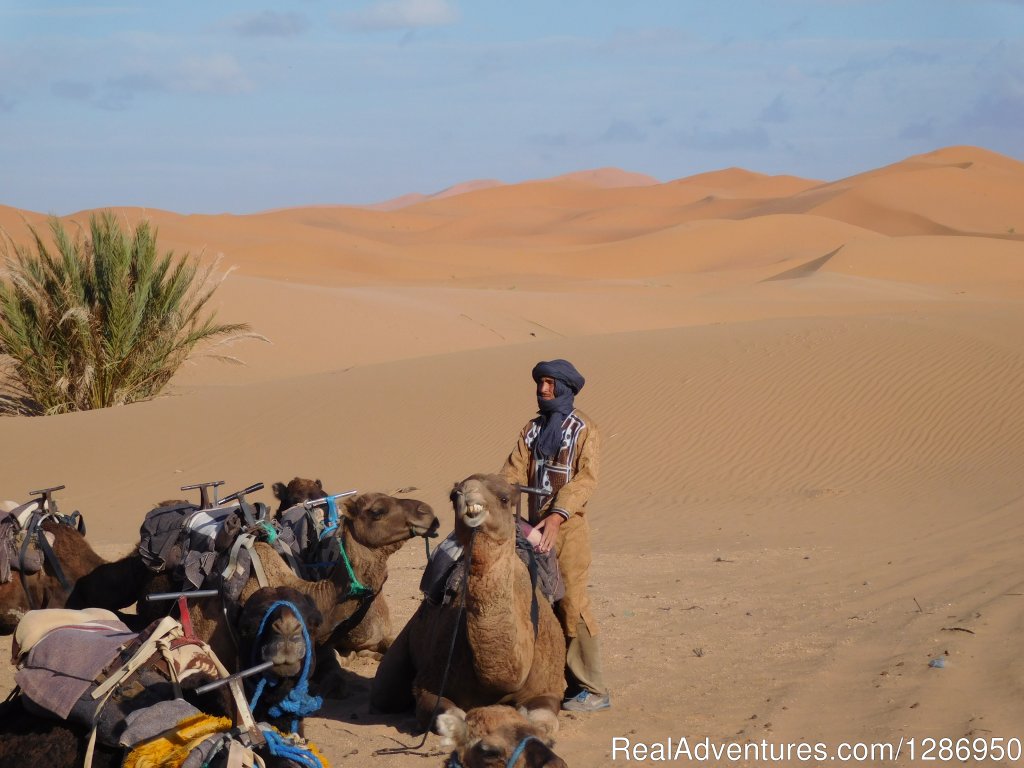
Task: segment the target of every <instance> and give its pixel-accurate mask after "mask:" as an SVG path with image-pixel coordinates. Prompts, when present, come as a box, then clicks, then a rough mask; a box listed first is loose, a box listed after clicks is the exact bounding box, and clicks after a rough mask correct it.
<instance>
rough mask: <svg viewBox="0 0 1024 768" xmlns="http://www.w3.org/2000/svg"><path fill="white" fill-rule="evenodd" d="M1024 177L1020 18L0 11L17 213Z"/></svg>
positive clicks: (716, 0) (427, 3) (984, 1)
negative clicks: (985, 160) (599, 173)
mask: <svg viewBox="0 0 1024 768" xmlns="http://www.w3.org/2000/svg"><path fill="white" fill-rule="evenodd" d="M950 144H975V145H979V146H983V147H986V148H988V149H992V150H995V151H997V152H1002V153H1005V154H1008V155H1011V156H1013V157H1016V158H1018V159H1024V0H699V2H698V1H694V0H633V1H632V2H622V1H619V0H615V1H613V0H589V1H587V2H584V1H583V0H516V2H508V1H507V0H362V1H359V2H357V1H356V0H350V1H349V2H326V0H293V2H285V1H284V0H278V2H273V0H270V1H269V2H265V3H264V2H253V1H252V0H246V1H245V2H241V1H239V0H219V1H218V2H213V3H211V2H183V1H181V0H179V1H177V2H167V1H166V0H165V1H164V2H134V3H133V2H127V1H126V0H110V2H108V3H102V4H89V3H87V2H81V3H75V4H72V3H67V2H60V1H59V0H0V204H5V205H11V206H15V207H19V208H26V209H30V210H36V211H42V212H52V213H57V214H67V213H72V212H74V211H77V210H81V209H84V208H97V207H103V206H110V205H141V206H146V207H151V208H163V209H168V210H174V211H178V212H181V213H217V212H232V213H250V212H255V211H259V210H265V209H269V208H280V207H291V206H300V205H311V204H336V203H368V202H375V201H379V200H383V199H387V198H390V197H394V196H397V195H400V194H404V193H407V192H434V191H438V190H440V189H443V188H444V187H447V186H450V185H452V184H455V183H458V182H461V181H466V180H469V179H476V178H497V179H500V180H502V181H505V182H517V181H523V180H526V179H531V178H542V177H547V176H554V175H558V174H561V173H567V172H570V171H576V170H583V169H588V168H597V167H603V166H615V167H619V168H624V169H627V170H631V171H639V172H642V173H647V174H650V175H652V176H654V177H656V178H658V179H660V180H663V181H667V180H669V179H673V178H679V177H682V176H688V175H691V174H693V173H699V172H702V171H707V170H713V169H717V168H723V167H728V166H734V165H735V166H741V167H744V168H748V169H750V170H754V171H759V172H762V173H793V174H796V175H800V176H808V177H813V178H820V179H828V180H831V179H836V178H841V177H843V176H847V175H850V174H853V173H857V172H859V171H863V170H867V169H869V168H873V167H876V166H879V165H883V164H886V163H890V162H894V161H896V160H900V159H902V158H904V157H906V156H908V155H912V154H916V153H920V152H927V151H930V150H933V149H936V148H938V147H941V146H946V145H950Z"/></svg>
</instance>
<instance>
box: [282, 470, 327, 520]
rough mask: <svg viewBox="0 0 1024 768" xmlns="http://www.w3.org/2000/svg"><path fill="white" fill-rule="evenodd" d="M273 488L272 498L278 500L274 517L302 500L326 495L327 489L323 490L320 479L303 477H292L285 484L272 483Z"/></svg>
mask: <svg viewBox="0 0 1024 768" xmlns="http://www.w3.org/2000/svg"><path fill="white" fill-rule="evenodd" d="M273 489H274V498H276V499H277V500H278V501H279V502H280V504H279V505H278V507H277V511H276V512H274V515H275V517H276V516H279V515H280V514H281V513H282V512H284V511H285V510H286V509H291V508H292V507H294V506H297V505H299V504H301V503H302V502H304V501H313V500H314V499H322V498H324V497H325V496H327V491H325V490H324V486H323V483H321V482H320V480H307V479H306V478H304V477H294V478H292V479H291V480H290V481H289V482H288V484H287V485H285V484H284V483H274V485H273Z"/></svg>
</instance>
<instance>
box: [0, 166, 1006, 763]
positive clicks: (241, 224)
mask: <svg viewBox="0 0 1024 768" xmlns="http://www.w3.org/2000/svg"><path fill="white" fill-rule="evenodd" d="M119 213H120V215H121V216H123V217H124V218H125V220H126V221H128V222H132V223H134V222H135V221H137V220H139V219H140V218H147V219H149V220H151V221H152V222H153V223H154V224H156V225H157V226H158V228H159V236H160V242H161V245H162V246H163V247H165V248H173V249H174V250H175V251H176V252H179V253H180V252H183V251H186V250H187V251H190V252H193V253H200V252H201V253H203V254H204V258H206V259H214V258H217V257H219V258H220V259H221V261H220V264H221V267H223V268H225V269H226V268H231V269H232V270H233V271H232V272H231V274H230V275H229V276H228V277H227V279H226V280H225V282H224V284H223V286H222V288H221V289H220V291H219V293H218V294H217V297H216V299H215V301H216V304H217V308H218V312H219V317H221V318H223V319H227V320H246V321H248V322H250V323H251V324H252V326H253V328H254V330H255V331H257V332H258V333H260V334H263V335H264V336H266V337H267V339H269V340H270V343H261V342H257V341H246V342H243V343H239V344H237V345H235V346H233V347H231V349H230V352H231V354H233V355H236V356H237V357H239V358H241V359H243V360H244V361H245V363H246V364H245V365H238V366H232V365H227V364H223V363H219V362H215V361H212V360H203V359H198V360H196V361H195V363H194V364H190V365H189V366H188V367H186V368H185V369H183V370H182V371H181V373H180V374H179V375H178V376H177V377H176V378H175V380H174V381H173V383H172V386H171V388H170V390H169V391H168V393H167V395H166V396H164V397H161V398H159V399H158V400H156V401H153V402H149V403H142V404H136V405H131V406H127V407H122V408H117V409H111V410H106V411H102V412H91V413H79V414H70V415H64V416H56V417H45V418H23V417H7V418H3V419H0V444H2V445H3V461H2V463H0V497H2V498H13V499H24V498H27V493H28V491H29V490H31V489H35V488H38V487H44V486H51V485H57V484H65V485H66V486H67V488H66V490H64V491H62V492H61V494H60V499H61V500H62V502H63V505H64V508H65V509H79V510H81V512H82V513H83V514H84V515H85V518H86V522H87V524H88V536H89V539H90V540H91V541H92V542H93V543H94V545H95V546H96V547H97V549H98V550H99V551H100V552H101V553H102V554H104V555H105V556H108V557H115V556H117V555H120V554H121V553H124V552H127V551H128V550H129V549H130V548H131V546H132V544H133V541H134V540H135V538H136V534H137V530H138V524H139V523H140V522H141V520H142V516H143V514H144V513H145V511H146V510H147V509H149V508H150V507H151V506H152V504H153V503H154V502H156V501H158V500H160V499H165V498H169V497H174V496H175V495H176V494H177V493H178V488H179V486H181V485H183V484H186V483H195V482H199V481H206V480H218V479H223V480H225V481H226V483H227V486H228V487H230V488H240V487H243V486H245V485H249V484H251V483H254V482H264V483H266V485H267V490H265V491H263V492H261V493H260V494H257V496H256V498H259V499H260V500H263V501H265V502H267V503H271V502H273V499H272V497H271V493H270V490H269V488H270V485H271V483H273V482H274V481H278V480H283V481H287V480H289V479H290V478H292V477H293V476H295V475H301V476H305V477H318V478H321V479H322V480H323V482H324V485H325V486H326V487H327V488H329V489H330V490H332V491H335V492H338V491H341V490H345V489H360V490H383V491H388V490H392V489H396V488H399V487H402V486H416V487H417V488H418V489H419V490H417V491H416V492H415V493H414V494H413V495H415V496H418V497H419V498H422V499H424V500H426V501H428V502H429V503H431V504H432V505H433V506H434V508H435V510H436V511H437V512H438V513H439V515H440V517H441V519H442V533H447V531H448V530H450V529H451V526H452V519H453V518H452V510H451V507H450V504H449V502H448V500H447V498H448V492H449V490H450V488H451V485H452V483H453V482H454V481H456V480H459V479H461V478H463V477H465V476H467V475H469V474H472V473H474V472H481V471H496V470H497V469H498V468H499V467H500V465H501V463H502V461H503V460H504V458H505V456H506V455H507V453H508V451H509V450H510V449H511V447H512V445H513V442H514V440H515V437H516V434H517V432H518V430H519V428H520V427H521V426H522V424H523V423H525V421H526V420H527V419H529V418H530V417H531V416H532V414H533V413H534V411H535V409H536V403H535V400H534V394H533V383H532V381H531V379H530V375H529V372H530V368H531V367H532V365H533V364H534V363H535V362H536V361H538V360H543V359H551V358H556V357H563V358H567V359H569V360H572V361H573V362H574V363H575V364H576V365H577V367H578V368H579V369H580V370H581V371H582V372H583V373H584V375H585V376H586V377H587V384H586V387H585V389H584V390H583V391H582V392H581V394H580V395H579V396H578V398H577V403H578V404H579V405H580V406H581V407H582V408H584V409H585V410H586V411H587V412H588V413H590V414H591V415H592V416H593V417H594V418H595V419H596V420H597V422H598V423H599V425H600V427H601V429H602V434H603V438H604V440H603V462H602V464H603V476H602V477H601V481H600V487H599V490H598V492H597V494H596V496H595V497H594V498H593V500H592V502H591V504H590V511H589V514H590V516H591V522H592V526H593V540H594V550H595V558H594V563H593V567H592V571H591V579H592V587H591V590H592V596H593V599H594V601H595V603H596V606H597V612H598V618H599V620H600V622H601V640H602V644H603V645H602V650H603V654H604V665H605V674H606V677H607V678H608V680H609V683H610V685H611V687H612V702H613V706H612V709H611V710H609V711H606V712H602V713H596V714H591V715H571V714H565V713H563V716H562V717H561V733H560V734H559V737H558V742H557V751H558V753H559V754H560V755H562V756H563V757H564V758H565V759H566V760H567V761H568V762H569V764H570V765H572V766H608V765H622V764H627V760H626V758H625V756H624V755H623V754H622V753H621V752H619V753H616V755H614V757H613V754H612V746H613V739H614V738H616V737H618V738H625V739H629V740H630V741H631V742H632V743H637V742H640V743H646V744H654V743H657V742H661V743H664V742H665V741H666V740H668V739H670V738H671V739H672V740H673V742H678V741H679V739H680V738H683V737H685V738H686V739H688V740H690V741H691V742H697V741H699V740H703V739H705V738H708V739H710V740H711V742H712V743H716V744H724V743H728V742H737V743H740V744H743V743H747V742H761V741H762V740H764V741H765V742H766V743H770V744H775V745H784V744H787V743H793V744H796V743H818V742H820V743H823V744H826V745H828V746H829V748H830V749H834V748H835V747H837V745H839V744H840V742H851V743H855V742H861V743H882V742H892V743H896V742H899V740H900V739H901V738H903V739H904V740H907V739H916V740H917V741H918V744H919V746H918V749H919V750H920V743H921V740H923V739H925V738H926V737H935V738H949V739H959V738H963V737H970V738H976V737H980V738H986V739H988V738H995V737H1002V738H1006V739H1009V738H1018V739H1019V738H1024V726H1022V723H1024V655H1022V654H1021V653H1020V650H1019V646H1018V643H1019V642H1020V637H1021V633H1022V631H1024V572H1022V570H1021V567H1020V564H1021V544H1022V541H1024V514H1022V513H1024V301H1022V300H1024V164H1022V163H1020V162H1018V161H1017V160H1014V159H1011V158H1008V157H1005V156H1001V155H997V154H994V153H992V152H988V151H986V150H984V149H980V148H974V147H950V148H944V149H940V150H938V151H936V152H933V153H930V154H927V155H922V156H916V157H912V158H908V159H906V160H903V161H901V162H897V163H895V164H893V165H889V166H886V167H884V168H879V169H875V170H870V171H868V172H866V173H863V174H860V175H857V176H853V177H850V178H846V179H842V180H839V181H833V182H823V181H818V180H811V179H799V178H795V177H790V176H771V177H770V176H764V175H760V174H756V173H752V172H749V171H745V170H742V169H727V170H723V171H720V172H716V173H709V174H702V175H700V176H694V177H691V178H685V179H679V180H675V181H670V182H666V183H659V182H657V181H656V180H654V179H651V178H649V177H643V176H640V175H638V174H629V173H626V172H623V171H615V170H614V169H601V170H599V171H593V172H589V173H581V174H572V175H570V176H567V177H560V178H556V179H550V180H544V181H536V182H531V183H524V184H501V183H500V182H497V181H487V182H476V183H469V184H467V185H464V187H463V188H461V189H454V190H448V191H446V193H445V194H439V195H435V196H429V197H427V196H409V197H408V198H407V199H404V200H398V201H390V202H389V203H388V204H382V205H380V206H378V207H376V208H354V207H322V208H302V209H287V210H278V211H272V212H266V213H262V214H256V215H249V216H228V215H220V216H212V215H190V216H183V215H178V214H175V213H171V212H166V211H158V210H147V209H119ZM87 217H88V212H82V213H79V214H75V215H73V216H70V217H68V219H69V220H72V221H77V222H85V221H86V220H87ZM25 220H27V221H30V222H34V223H42V222H44V221H45V216H44V215H43V214H42V213H39V212H27V211H17V210H13V209H9V208H6V209H5V208H0V226H3V228H4V229H5V230H6V231H7V232H8V233H10V234H11V236H12V237H14V238H15V239H20V240H24V239H25V237H26V234H27V231H26V229H25V226H24V221H25ZM424 557H425V556H424V552H423V548H422V546H421V545H420V544H419V542H415V543H413V544H410V545H408V546H407V547H406V548H405V549H404V550H403V551H402V552H401V553H399V555H397V556H396V557H395V558H394V559H393V560H392V563H393V566H392V575H391V580H390V581H389V582H388V585H387V587H386V594H387V595H388V598H389V600H390V603H391V606H392V611H393V613H394V615H395V618H396V623H397V624H399V625H400V624H401V623H402V622H403V621H404V620H405V618H407V617H408V616H409V615H410V614H411V613H412V611H413V610H414V608H415V606H416V604H417V600H418V599H419V598H418V593H417V589H416V585H417V582H418V578H419V573H420V570H421V569H422V566H423V563H424ZM939 658H941V659H942V660H943V664H944V666H942V667H934V666H930V665H929V662H930V661H932V660H933V659H939ZM374 668H375V663H374V662H373V661H372V660H368V659H363V658H359V659H353V660H351V661H350V662H349V666H348V671H349V673H350V683H349V688H348V694H347V695H346V697H345V698H343V699H340V700H337V701H332V702H329V703H328V705H327V706H326V707H325V708H324V710H323V711H322V712H321V714H320V716H318V717H315V718H312V719H311V720H309V721H308V726H307V733H308V735H309V736H310V737H311V738H312V739H313V740H315V741H316V742H318V744H319V745H320V746H321V748H322V750H323V751H324V752H325V753H326V755H327V756H328V757H329V758H330V759H331V762H332V765H335V766H339V765H341V766H343V765H357V764H358V765H360V766H373V765H379V766H381V767H382V768H390V767H391V766H396V767H398V766H422V765H440V764H441V757H439V756H436V755H435V756H431V757H429V758H428V759H426V761H424V759H423V758H422V757H420V756H411V755H389V756H373V755H372V753H373V752H374V750H377V749H381V748H387V747H394V746H397V745H398V744H400V743H403V744H415V743H416V742H417V741H418V736H416V735H415V734H414V733H413V732H412V729H411V726H412V721H411V720H410V719H409V718H385V717H381V716H378V715H374V714H371V713H370V712H369V711H368V705H367V683H368V680H369V679H370V678H371V677H372V675H373V672H374ZM11 679H12V674H11V670H10V669H9V668H6V669H5V670H4V671H3V674H2V676H0V682H2V691H3V692H6V691H7V690H8V689H9V688H10V686H11ZM618 743H619V744H622V742H618ZM437 747H438V740H437V738H436V737H434V736H431V737H430V738H428V740H427V743H426V747H425V749H426V750H427V751H432V752H434V751H436V750H437ZM674 748H675V747H674V746H673V749H674ZM935 754H936V755H937V754H938V753H937V752H936V753H935ZM918 755H920V751H919V752H918ZM632 762H637V761H636V760H633V761H632ZM679 762H680V764H685V763H688V762H690V761H687V760H685V759H682V760H680V761H679ZM694 762H696V761H694ZM792 762H793V764H798V763H797V762H796V761H792ZM882 762H883V761H876V763H875V764H882ZM714 764H726V762H725V761H716V762H715V763H714ZM735 764H738V765H739V764H751V765H753V764H759V765H765V764H768V761H765V760H759V761H758V760H747V761H744V760H740V761H738V762H735ZM805 764H811V763H805ZM885 764H887V765H911V764H917V763H916V762H911V760H910V759H909V758H908V754H907V751H906V748H904V751H903V752H902V753H901V757H900V758H899V760H896V761H886V762H885ZM987 764H992V763H987ZM1007 764H1009V763H1007Z"/></svg>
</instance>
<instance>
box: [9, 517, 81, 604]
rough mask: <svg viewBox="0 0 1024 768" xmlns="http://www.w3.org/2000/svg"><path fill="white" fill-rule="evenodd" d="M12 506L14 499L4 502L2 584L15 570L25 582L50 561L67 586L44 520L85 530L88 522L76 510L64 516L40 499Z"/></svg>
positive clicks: (62, 582) (54, 570)
mask: <svg viewBox="0 0 1024 768" xmlns="http://www.w3.org/2000/svg"><path fill="white" fill-rule="evenodd" d="M8 505H13V502H3V503H2V504H0V584H6V583H7V582H9V581H10V580H11V571H12V570H14V571H19V572H20V573H21V575H22V583H23V584H24V581H25V576H26V575H27V574H32V573H38V572H39V571H40V570H41V569H42V567H43V564H44V563H45V562H46V561H49V562H50V567H51V568H52V569H53V572H54V574H55V575H56V576H57V578H58V579H59V580H60V582H61V584H62V585H63V586H64V587H65V588H67V587H68V585H67V580H66V579H65V577H64V571H63V569H62V568H61V565H60V561H59V560H58V559H57V555H56V554H54V551H53V542H54V535H53V534H52V533H50V532H49V531H45V530H43V523H44V522H45V521H46V520H53V521H55V522H56V523H58V524H60V525H67V526H68V527H71V528H77V530H78V531H79V532H80V533H84V532H85V523H84V521H83V519H82V516H81V514H80V513H79V512H77V511H76V512H74V513H72V514H71V515H67V516H65V515H61V514H60V513H59V512H57V511H56V505H55V504H54V507H53V508H52V509H47V507H46V506H45V504H44V503H43V502H41V501H40V500H39V499H33V500H32V501H28V502H25V503H24V504H21V505H17V506H8ZM26 592H28V588H27V587H26ZM31 600H32V598H31V595H30V596H29V601H30V602H31ZM33 607H34V606H33Z"/></svg>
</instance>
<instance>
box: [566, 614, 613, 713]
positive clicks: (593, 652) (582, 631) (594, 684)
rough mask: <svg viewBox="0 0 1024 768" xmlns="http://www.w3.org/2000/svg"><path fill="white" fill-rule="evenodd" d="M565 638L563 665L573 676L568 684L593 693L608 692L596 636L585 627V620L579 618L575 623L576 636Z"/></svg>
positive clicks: (602, 693)
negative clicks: (566, 643) (566, 641)
mask: <svg viewBox="0 0 1024 768" xmlns="http://www.w3.org/2000/svg"><path fill="white" fill-rule="evenodd" d="M567 639H568V642H569V644H568V647H567V648H566V653H565V666H566V668H567V669H568V671H569V673H570V677H571V678H573V679H571V680H570V681H569V684H570V686H571V685H572V684H573V683H575V684H576V685H578V686H579V687H580V688H585V689H586V690H588V691H591V692H593V693H597V694H601V695H604V694H606V693H608V688H607V686H605V684H604V673H603V672H602V671H601V649H600V647H599V645H598V642H597V638H596V637H594V636H593V635H591V634H590V630H589V629H587V622H585V621H583V619H582V618H580V619H579V620H578V622H577V624H576V637H570V638H567Z"/></svg>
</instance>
